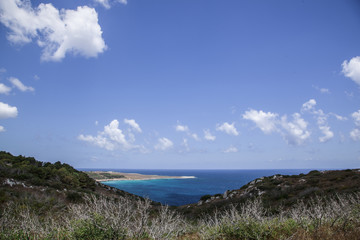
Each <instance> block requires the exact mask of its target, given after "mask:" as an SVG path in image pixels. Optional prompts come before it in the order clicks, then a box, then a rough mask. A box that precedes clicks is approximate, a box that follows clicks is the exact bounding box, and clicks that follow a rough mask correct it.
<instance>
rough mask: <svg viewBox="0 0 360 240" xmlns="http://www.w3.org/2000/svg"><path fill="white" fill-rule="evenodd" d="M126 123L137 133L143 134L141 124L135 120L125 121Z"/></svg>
mask: <svg viewBox="0 0 360 240" xmlns="http://www.w3.org/2000/svg"><path fill="white" fill-rule="evenodd" d="M124 123H125V124H128V125H129V126H130V127H132V128H133V129H134V130H135V131H136V132H139V133H141V132H142V130H141V128H140V126H139V124H137V123H136V121H135V120H134V119H126V118H125V119H124Z"/></svg>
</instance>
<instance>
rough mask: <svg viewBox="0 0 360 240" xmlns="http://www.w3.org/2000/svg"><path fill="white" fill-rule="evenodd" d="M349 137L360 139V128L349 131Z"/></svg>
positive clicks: (355, 139)
mask: <svg viewBox="0 0 360 240" xmlns="http://www.w3.org/2000/svg"><path fill="white" fill-rule="evenodd" d="M350 137H351V138H352V140H354V141H360V129H358V128H355V129H353V130H352V131H351V132H350Z"/></svg>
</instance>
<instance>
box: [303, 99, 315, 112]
mask: <svg viewBox="0 0 360 240" xmlns="http://www.w3.org/2000/svg"><path fill="white" fill-rule="evenodd" d="M315 105H316V101H315V99H310V100H309V101H307V102H306V103H304V104H303V105H302V108H301V111H303V112H304V111H313V110H314V107H315Z"/></svg>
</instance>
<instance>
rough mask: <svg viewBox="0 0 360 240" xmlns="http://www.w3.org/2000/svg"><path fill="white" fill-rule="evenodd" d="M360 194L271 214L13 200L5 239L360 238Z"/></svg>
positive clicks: (257, 206)
mask: <svg viewBox="0 0 360 240" xmlns="http://www.w3.org/2000/svg"><path fill="white" fill-rule="evenodd" d="M359 236H360V195H359V194H349V195H343V196H338V195H334V196H333V197H332V198H327V199H324V198H314V199H312V200H311V201H309V202H307V203H304V202H299V203H298V204H296V205H295V206H294V207H293V208H291V209H289V210H287V211H281V209H280V211H279V213H278V214H276V215H269V214H268V213H267V211H266V209H265V208H264V207H263V203H262V201H261V199H260V198H258V199H254V200H252V201H248V202H246V203H245V204H242V205H239V206H232V207H231V208H229V209H227V210H226V211H223V212H216V213H215V214H213V215H209V216H203V217H200V218H199V219H198V220H196V221H195V220H192V221H190V220H186V218H184V217H182V216H181V215H179V214H177V213H176V212H175V211H171V210H169V208H168V207H166V206H161V207H158V208H157V209H154V208H153V207H152V206H151V204H150V201H148V200H145V201H144V200H137V201H134V200H130V199H128V198H126V197H122V198H118V199H117V200H110V199H107V198H105V197H95V196H94V195H87V196H86V197H85V199H84V202H83V203H76V204H70V205H69V206H68V207H67V209H66V211H63V212H62V213H61V214H60V213H58V214H56V215H54V214H51V213H49V214H47V215H43V216H39V215H38V214H37V213H36V212H34V211H33V210H32V209H31V208H30V207H29V206H26V205H19V204H11V203H9V204H7V206H6V208H4V209H3V210H2V212H1V217H0V239H14V240H15V239H304V240H305V239H332V240H336V239H359Z"/></svg>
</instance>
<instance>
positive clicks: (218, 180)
mask: <svg viewBox="0 0 360 240" xmlns="http://www.w3.org/2000/svg"><path fill="white" fill-rule="evenodd" d="M82 170H83V171H86V170H89V171H90V170H91V171H116V172H124V173H125V172H126V173H140V174H147V175H165V176H195V178H189V179H155V180H129V181H127V180H123V181H108V182H103V183H104V184H105V185H108V186H111V187H115V188H118V189H121V190H124V191H126V192H129V193H132V194H136V195H138V196H142V197H147V198H149V199H151V200H153V201H157V202H160V203H162V204H166V205H170V206H180V205H185V204H191V203H196V202H198V201H199V200H200V198H201V196H203V195H207V194H210V195H213V194H217V193H221V194H223V193H224V192H225V191H226V190H233V189H239V188H241V187H242V186H243V185H245V184H247V183H248V182H250V181H252V180H254V179H256V178H259V177H263V176H272V175H275V174H283V175H295V174H300V173H304V174H306V173H308V172H309V171H311V170H310V169H270V170H269V169H266V170H265V169H264V170H178V169H176V170H173V169H172V170H164V169H161V170H159V169H158V170H156V169H151V170H149V169H82Z"/></svg>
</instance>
